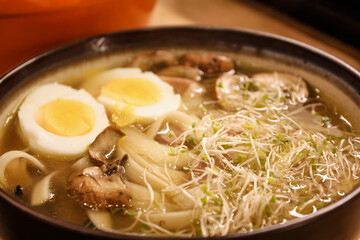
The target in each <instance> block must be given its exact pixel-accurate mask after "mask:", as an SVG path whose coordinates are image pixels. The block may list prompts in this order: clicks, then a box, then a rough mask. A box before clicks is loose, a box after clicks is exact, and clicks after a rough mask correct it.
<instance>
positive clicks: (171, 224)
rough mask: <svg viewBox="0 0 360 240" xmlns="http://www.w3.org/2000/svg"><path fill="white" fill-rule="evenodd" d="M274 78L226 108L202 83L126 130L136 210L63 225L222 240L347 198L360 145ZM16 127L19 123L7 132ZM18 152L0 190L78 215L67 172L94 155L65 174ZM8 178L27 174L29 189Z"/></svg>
mask: <svg viewBox="0 0 360 240" xmlns="http://www.w3.org/2000/svg"><path fill="white" fill-rule="evenodd" d="M272 74H273V79H275V81H274V82H272V83H271V84H266V85H265V87H262V88H259V89H255V90H251V89H249V88H251V86H250V85H251V83H252V81H253V80H252V79H251V78H247V79H248V80H246V81H245V82H244V85H243V86H242V87H241V89H240V90H239V91H237V92H236V94H233V95H231V94H229V95H227V96H225V97H224V98H222V99H220V100H214V99H212V98H210V97H209V94H208V93H206V94H205V95H204V94H203V93H202V91H200V90H201V89H205V90H206V89H208V88H205V87H201V86H200V87H199V85H198V83H196V84H197V85H194V86H193V88H191V87H190V88H189V89H188V90H187V91H185V92H184V93H183V94H182V103H183V107H182V108H181V109H179V110H178V111H175V112H170V113H167V114H165V115H163V116H161V117H158V118H156V119H155V121H153V122H152V123H150V124H147V125H134V126H125V127H122V128H121V129H120V130H121V131H122V132H123V133H124V134H125V135H126V137H125V138H121V139H120V141H119V142H118V146H117V147H118V150H117V154H118V155H119V156H123V155H124V154H127V156H128V159H127V161H126V163H125V165H124V167H125V173H126V181H125V184H126V186H127V188H128V189H129V190H130V192H131V195H132V201H131V206H130V207H127V208H124V207H119V208H115V209H112V210H111V211H110V210H98V209H96V208H94V209H89V208H82V207H79V209H80V210H76V211H77V212H81V214H80V216H81V217H79V218H78V219H75V220H74V219H67V220H70V221H73V222H76V223H81V221H84V220H85V219H86V217H88V219H89V220H90V222H89V221H87V224H88V225H90V226H91V227H95V228H98V229H101V230H104V231H110V232H116V233H136V234H145V235H165V236H204V237H206V236H215V235H226V234H230V233H235V232H246V231H251V230H254V229H257V228H262V227H266V226H269V225H273V224H278V223H282V222H284V221H288V220H291V219H293V218H297V217H301V216H303V215H306V214H309V213H312V212H316V211H317V210H319V209H321V208H322V207H324V206H326V205H328V204H330V203H332V202H334V201H336V200H337V199H338V198H340V197H341V196H343V195H344V194H346V193H348V192H349V191H351V190H352V189H353V188H354V187H355V186H356V185H357V183H358V176H359V173H360V162H359V160H360V159H359V158H360V138H359V137H358V136H357V135H356V134H355V133H354V132H353V131H352V129H350V130H349V129H347V128H348V127H347V126H345V124H338V122H339V121H338V120H339V117H337V116H335V114H334V112H332V111H331V110H326V111H323V112H319V109H320V110H321V111H322V109H327V108H329V106H327V105H326V104H325V103H323V102H322V101H321V99H320V100H319V99H315V101H313V103H311V102H310V101H309V100H308V99H306V98H303V97H302V95H301V93H300V92H301V89H300V84H299V83H296V84H294V88H293V91H292V92H284V91H282V90H281V89H282V88H283V83H282V82H281V81H277V80H276V79H277V78H278V75H277V73H276V72H275V73H272ZM204 81H207V82H210V85H211V86H212V87H214V86H213V85H214V84H215V83H214V82H211V80H206V79H205V80H204ZM200 83H201V82H200ZM248 83H250V85H249V84H248ZM216 84H219V83H218V82H217V83H216ZM215 87H218V88H222V87H223V86H222V85H217V86H215ZM199 89H200V90H199ZM285 99H286V100H285ZM221 101H222V102H221ZM227 106H230V107H229V108H230V109H227ZM16 124H17V121H16V119H15V120H13V123H12V127H8V128H12V130H14V129H16V127H14V126H16ZM169 124H170V125H171V126H175V127H176V128H178V129H180V130H181V134H179V135H176V134H174V133H173V132H172V131H170V132H169V131H168V132H166V134H167V135H168V137H169V138H171V143H170V144H169V145H167V144H160V143H159V142H157V141H156V140H155V138H156V135H157V134H158V133H159V131H162V127H163V126H169ZM9 131H10V130H9ZM11 134H13V133H11ZM8 135H10V134H5V137H8V138H9V136H8ZM5 137H4V139H6V138H5ZM18 138H19V137H18ZM2 142H4V140H3V141H2ZM21 148H25V146H23V145H22V144H18V145H17V146H15V147H13V149H9V151H7V152H6V153H4V154H3V155H2V156H1V157H0V183H1V185H2V187H3V188H5V189H7V190H8V191H11V192H12V191H13V189H14V188H15V189H16V188H19V185H20V183H19V182H21V187H22V189H23V192H21V193H22V194H23V196H22V198H23V199H24V200H25V201H27V202H29V203H30V204H31V205H34V206H37V207H38V208H39V209H40V210H42V211H45V210H46V211H49V214H51V215H54V216H55V217H61V216H60V215H61V214H59V212H60V211H62V210H61V209H56V207H59V206H61V205H63V204H60V203H59V202H61V201H64V202H67V203H69V205H70V207H67V206H62V208H63V209H64V208H69V209H73V208H74V207H73V206H72V199H71V198H70V197H68V196H66V190H64V189H65V185H66V184H65V182H66V181H67V178H68V176H69V175H71V173H73V172H76V171H79V170H81V169H84V168H86V167H91V166H94V165H95V164H94V163H93V162H92V161H91V159H90V158H89V156H88V155H85V156H82V157H81V158H78V159H76V160H74V161H70V162H61V164H63V166H62V167H59V165H61V164H59V163H56V164H55V165H51V164H53V162H54V161H55V162H56V160H47V159H44V158H43V157H40V156H37V155H34V154H33V153H32V152H31V151H30V150H28V149H25V150H23V149H21ZM10 150H11V151H10ZM62 171H63V173H62ZM11 174H13V175H17V174H18V175H22V178H24V176H25V175H26V179H31V180H30V182H32V185H33V186H30V184H29V185H26V184H25V185H24V184H23V183H22V182H25V180H19V179H20V177H18V178H16V177H11V176H10V175H11ZM61 175H62V176H61ZM57 188H59V189H57ZM15 193H18V191H15ZM60 193H65V196H60ZM69 211H70V210H69ZM65 219H66V218H65ZM89 223H91V224H89Z"/></svg>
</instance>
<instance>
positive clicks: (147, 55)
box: [128, 50, 177, 72]
mask: <svg viewBox="0 0 360 240" xmlns="http://www.w3.org/2000/svg"><path fill="white" fill-rule="evenodd" d="M176 64H177V58H176V56H175V54H173V53H171V52H168V51H163V50H156V51H145V52H140V53H138V54H137V55H135V56H134V57H133V58H132V61H131V62H130V63H129V64H128V67H138V68H141V69H142V70H143V71H153V72H157V71H159V70H161V69H163V68H166V67H169V66H173V65H176Z"/></svg>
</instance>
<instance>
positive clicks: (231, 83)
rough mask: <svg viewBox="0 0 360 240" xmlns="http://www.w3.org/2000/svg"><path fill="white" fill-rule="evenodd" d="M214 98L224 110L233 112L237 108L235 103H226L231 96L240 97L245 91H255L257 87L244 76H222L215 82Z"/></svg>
mask: <svg viewBox="0 0 360 240" xmlns="http://www.w3.org/2000/svg"><path fill="white" fill-rule="evenodd" d="M214 88H215V96H216V99H218V100H219V102H220V104H221V105H222V107H223V108H224V109H226V110H233V109H235V108H236V107H238V105H239V103H238V102H237V101H228V99H230V98H231V97H232V96H237V95H241V92H242V91H244V90H245V89H246V90H247V91H256V90H257V86H256V85H255V84H254V82H253V81H252V80H251V79H250V78H248V77H247V76H246V75H241V74H239V75H223V76H221V77H219V78H218V79H217V80H216V81H215V86H214Z"/></svg>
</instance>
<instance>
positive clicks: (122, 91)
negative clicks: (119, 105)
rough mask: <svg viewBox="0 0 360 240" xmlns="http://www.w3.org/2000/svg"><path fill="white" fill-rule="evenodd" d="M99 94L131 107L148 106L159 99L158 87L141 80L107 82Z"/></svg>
mask: <svg viewBox="0 0 360 240" xmlns="http://www.w3.org/2000/svg"><path fill="white" fill-rule="evenodd" d="M101 94H102V95H104V96H106V97H108V98H111V99H114V100H116V101H119V102H123V103H126V104H129V105H132V106H138V107H139V106H148V105H152V104H154V103H156V102H158V101H159V100H160V99H161V91H160V89H159V87H158V86H157V85H156V84H155V83H153V82H150V81H149V80H146V79H143V78H121V79H116V80H113V81H110V82H108V83H107V84H105V85H104V86H102V88H101Z"/></svg>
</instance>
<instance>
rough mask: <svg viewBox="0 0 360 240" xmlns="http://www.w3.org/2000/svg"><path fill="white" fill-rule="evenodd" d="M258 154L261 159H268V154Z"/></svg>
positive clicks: (259, 152) (261, 152)
mask: <svg viewBox="0 0 360 240" xmlns="http://www.w3.org/2000/svg"><path fill="white" fill-rule="evenodd" d="M257 153H258V156H259V158H260V159H266V153H264V152H263V151H258V152H257Z"/></svg>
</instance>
